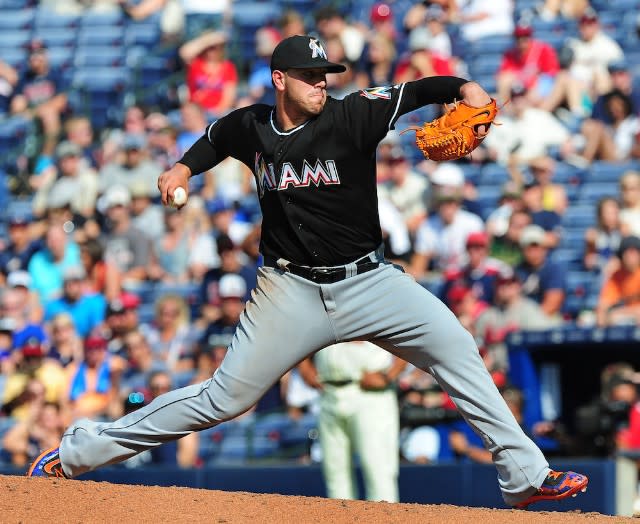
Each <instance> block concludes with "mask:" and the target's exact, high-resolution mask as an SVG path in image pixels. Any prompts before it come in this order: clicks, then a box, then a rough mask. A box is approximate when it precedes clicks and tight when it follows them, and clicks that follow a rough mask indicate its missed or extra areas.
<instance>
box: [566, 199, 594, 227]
mask: <svg viewBox="0 0 640 524" xmlns="http://www.w3.org/2000/svg"><path fill="white" fill-rule="evenodd" d="M595 223H596V210H595V208H594V207H593V205H591V204H582V205H573V206H569V208H568V209H567V210H566V211H565V212H564V215H562V226H563V227H565V228H574V229H577V228H587V227H591V226H593V225H595Z"/></svg>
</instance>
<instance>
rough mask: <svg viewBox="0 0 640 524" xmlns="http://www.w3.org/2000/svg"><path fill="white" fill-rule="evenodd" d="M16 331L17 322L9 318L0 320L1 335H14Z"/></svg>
mask: <svg viewBox="0 0 640 524" xmlns="http://www.w3.org/2000/svg"><path fill="white" fill-rule="evenodd" d="M15 330H16V321H15V320H14V319H12V318H9V317H2V318H0V333H13V332H14V331H15Z"/></svg>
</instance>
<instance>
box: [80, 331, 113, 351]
mask: <svg viewBox="0 0 640 524" xmlns="http://www.w3.org/2000/svg"><path fill="white" fill-rule="evenodd" d="M108 343H109V341H108V340H107V339H106V338H105V337H104V336H103V335H102V334H100V333H92V334H90V335H89V336H88V337H87V338H86V339H85V341H84V349H85V350H92V349H107V345H108Z"/></svg>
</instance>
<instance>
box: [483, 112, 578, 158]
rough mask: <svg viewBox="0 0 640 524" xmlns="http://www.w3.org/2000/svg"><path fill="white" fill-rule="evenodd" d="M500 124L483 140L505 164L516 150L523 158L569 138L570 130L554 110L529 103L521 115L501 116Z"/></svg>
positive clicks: (533, 155) (518, 155)
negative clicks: (544, 109) (532, 105)
mask: <svg viewBox="0 0 640 524" xmlns="http://www.w3.org/2000/svg"><path fill="white" fill-rule="evenodd" d="M500 124H501V125H499V126H491V133H489V134H488V135H487V138H485V139H484V144H485V146H487V147H488V148H490V149H493V150H495V151H496V153H497V159H496V160H497V161H498V163H500V164H503V165H506V164H507V163H508V161H509V156H510V155H511V154H512V153H513V154H515V155H516V156H517V157H518V160H519V161H520V162H527V161H529V160H533V159H534V158H536V157H539V156H545V155H546V154H547V148H549V147H550V146H560V145H562V144H564V143H565V142H566V141H567V140H568V139H569V138H570V133H569V130H568V129H567V128H566V127H565V126H564V125H562V123H561V122H560V121H559V120H558V119H557V118H556V117H555V116H553V115H552V114H551V113H549V112H547V111H543V110H541V109H536V108H533V107H529V108H527V109H525V110H524V112H523V114H522V116H521V117H520V118H519V119H515V118H513V117H510V116H506V115H504V116H501V118H500Z"/></svg>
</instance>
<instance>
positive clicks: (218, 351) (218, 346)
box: [190, 335, 232, 384]
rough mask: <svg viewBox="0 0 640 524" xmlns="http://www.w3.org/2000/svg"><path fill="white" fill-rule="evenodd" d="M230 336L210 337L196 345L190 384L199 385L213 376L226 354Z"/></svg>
mask: <svg viewBox="0 0 640 524" xmlns="http://www.w3.org/2000/svg"><path fill="white" fill-rule="evenodd" d="M231 338H232V335H211V336H209V337H208V338H207V339H206V340H202V341H201V343H200V344H199V345H198V352H197V354H196V357H195V360H196V366H195V369H194V375H193V378H192V379H191V381H190V382H191V384H199V383H200V382H202V381H204V380H207V379H209V378H210V377H212V376H213V374H214V373H215V371H216V369H218V368H219V367H220V364H222V360H223V359H224V356H225V355H226V354H227V349H228V347H229V344H231Z"/></svg>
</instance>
